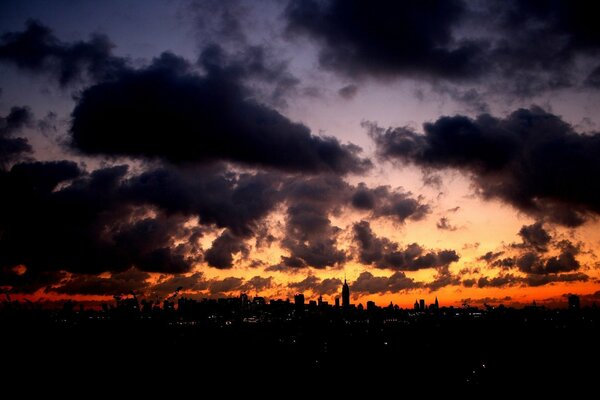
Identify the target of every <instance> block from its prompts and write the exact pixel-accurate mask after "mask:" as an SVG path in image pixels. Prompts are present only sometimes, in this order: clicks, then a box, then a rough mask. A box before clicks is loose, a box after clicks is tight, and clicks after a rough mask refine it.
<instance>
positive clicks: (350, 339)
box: [0, 282, 600, 393]
mask: <svg viewBox="0 0 600 400" xmlns="http://www.w3.org/2000/svg"><path fill="white" fill-rule="evenodd" d="M181 289H182V288H178V289H177V290H176V292H175V293H173V294H172V295H170V296H168V297H167V298H165V300H163V301H162V303H158V302H153V301H149V300H147V299H141V300H140V299H138V297H137V296H136V294H135V293H133V292H132V293H130V294H129V295H127V296H115V301H114V303H112V304H110V303H103V304H102V307H101V309H85V308H84V307H83V305H79V306H78V304H77V303H76V302H74V301H72V300H68V301H65V302H64V303H63V305H62V307H61V308H58V309H52V308H50V309H49V308H44V307H42V306H39V305H37V304H35V303H31V302H19V301H11V299H10V296H9V295H6V300H5V301H3V302H2V306H1V308H0V323H1V324H2V327H3V329H2V343H3V345H4V347H5V352H6V353H8V354H11V355H13V356H14V358H10V365H11V367H10V370H11V371H22V372H26V373H27V374H30V375H31V374H33V375H35V372H34V370H33V369H32V363H33V364H35V363H37V362H44V361H43V360H48V359H60V360H61V363H62V364H61V365H62V367H61V368H60V369H59V370H58V371H59V372H57V371H53V370H45V371H44V372H43V375H44V377H46V378H49V377H54V378H58V377H60V376H67V375H68V376H74V377H78V378H79V379H86V377H87V379H89V378H91V377H93V376H98V375H95V374H105V371H103V368H109V367H110V366H111V365H112V364H114V363H121V362H123V363H126V362H133V361H132V360H135V363H136V364H137V365H139V366H140V367H139V370H138V371H137V372H133V374H134V376H137V374H138V373H140V374H141V375H143V371H144V366H145V365H153V366H159V365H162V363H166V364H168V363H176V364H177V363H183V362H190V363H191V364H190V366H189V367H186V369H185V370H183V372H179V373H177V374H176V375H173V376H171V377H170V378H169V379H168V381H170V380H171V379H173V380H179V379H182V380H183V379H184V378H185V379H191V378H193V377H194V376H201V377H202V379H205V380H206V379H220V377H222V376H223V374H226V375H227V376H228V377H229V379H234V380H236V381H237V382H251V381H252V380H255V379H258V380H260V379H266V378H268V379H273V378H274V377H280V378H284V379H292V380H293V379H295V378H294V377H302V380H307V381H309V382H311V384H312V385H328V384H332V382H335V380H333V381H332V380H330V379H333V377H336V376H343V375H344V374H345V372H344V371H346V370H347V369H348V368H351V369H353V370H354V371H355V372H353V373H355V374H356V375H357V376H358V377H360V381H361V382H363V383H364V384H367V385H379V386H377V387H373V388H371V389H370V390H372V391H373V393H375V392H376V391H377V390H381V391H385V390H386V388H390V387H393V385H392V386H389V385H391V382H395V384H397V385H417V386H418V385H428V384H431V383H432V382H435V384H436V385H437V386H436V387H438V388H444V390H466V391H467V392H465V393H468V392H470V391H473V392H474V393H477V392H481V393H484V391H486V390H488V389H493V388H495V389H498V388H501V387H502V385H503V384H504V383H505V382H509V381H510V386H511V387H520V388H528V389H536V388H538V386H539V384H540V382H553V386H552V387H553V388H556V387H562V388H567V387H569V385H573V384H576V385H578V387H580V388H584V387H590V386H591V385H592V383H593V382H595V381H594V379H595V376H596V374H597V370H596V369H595V368H594V366H593V364H592V365H591V367H590V368H586V367H585V366H584V365H585V362H587V361H589V362H593V361H595V360H597V359H598V356H599V355H600V354H599V353H598V347H597V346H594V345H592V344H594V343H595V341H596V340H597V338H598V334H599V333H600V311H599V310H598V308H597V307H596V305H595V304H593V305H592V306H591V307H583V308H582V307H580V301H579V297H578V296H577V295H570V296H569V297H568V303H567V305H568V306H567V307H565V308H560V309H551V308H545V307H540V306H537V305H535V303H534V304H532V305H530V306H527V307H524V308H521V309H515V308H511V307H505V306H503V305H500V306H497V307H494V306H490V305H486V306H485V307H484V308H478V307H470V306H466V305H465V306H464V307H445V306H443V305H440V303H439V301H438V299H437V297H436V298H435V300H434V302H432V303H431V304H426V302H425V299H418V301H415V304H414V308H413V309H403V308H400V307H398V306H397V305H394V304H392V303H390V304H389V305H388V306H386V307H378V306H377V305H376V304H375V303H374V302H372V301H368V302H367V307H366V309H363V307H362V304H359V305H355V304H352V303H351V302H350V289H349V288H348V285H347V283H346V282H344V284H343V287H342V288H341V295H342V305H341V306H340V305H339V303H338V301H336V304H334V305H330V304H328V303H327V302H324V301H323V300H322V297H319V299H318V301H312V300H311V301H310V302H308V303H306V302H305V297H304V294H302V293H298V294H296V295H295V296H294V300H293V302H290V300H289V299H288V300H281V299H273V300H269V301H268V302H267V301H266V300H265V298H263V297H259V296H256V297H254V298H252V299H251V298H250V297H249V296H248V295H247V294H246V293H242V294H241V295H240V296H239V297H230V298H219V299H202V300H193V299H189V298H186V297H184V296H178V295H179V291H180V290H181ZM336 300H337V298H336ZM186 360H187V361H186ZM517 360H518V361H517ZM586 360H587V361H586ZM152 368H154V367H152ZM17 375H18V374H17ZM7 376H10V374H8V375H7ZM123 379H125V378H123ZM298 379H299V378H298ZM183 382H185V381H183ZM119 384H121V383H119ZM346 389H347V388H346ZM538 389H539V388H538ZM536 390H537V389H536Z"/></svg>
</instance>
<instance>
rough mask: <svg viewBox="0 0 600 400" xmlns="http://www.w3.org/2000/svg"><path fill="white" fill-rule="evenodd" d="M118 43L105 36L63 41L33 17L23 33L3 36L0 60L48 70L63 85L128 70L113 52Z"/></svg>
mask: <svg viewBox="0 0 600 400" xmlns="http://www.w3.org/2000/svg"><path fill="white" fill-rule="evenodd" d="M113 47H114V45H113V44H112V43H111V42H110V40H109V39H108V38H107V37H106V36H104V35H99V34H96V35H92V36H91V37H90V39H89V40H88V41H77V42H72V43H64V42H61V41H60V40H59V39H58V38H57V37H56V36H54V34H53V33H52V30H51V29H50V28H48V27H46V26H44V25H42V24H41V23H40V22H38V21H33V20H30V21H28V22H27V27H26V29H25V30H24V31H23V32H9V33H4V34H3V35H2V38H1V39H0V61H4V62H8V63H12V64H14V65H16V66H17V67H18V68H20V69H23V70H27V71H31V72H34V73H47V74H50V75H52V76H53V77H55V78H56V79H57V80H58V82H59V83H60V84H61V85H62V86H66V85H68V84H71V83H73V82H75V81H78V80H82V79H84V78H91V79H92V80H94V81H100V80H105V79H109V78H113V77H115V76H117V75H118V74H119V73H121V72H122V71H123V70H124V69H125V64H126V63H125V60H124V59H122V58H119V57H115V56H114V55H112V48H113Z"/></svg>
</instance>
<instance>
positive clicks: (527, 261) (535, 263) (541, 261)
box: [516, 245, 581, 275]
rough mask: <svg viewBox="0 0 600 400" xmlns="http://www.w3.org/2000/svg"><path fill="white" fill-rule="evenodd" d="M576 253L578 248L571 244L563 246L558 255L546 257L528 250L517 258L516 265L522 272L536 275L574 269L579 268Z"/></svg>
mask: <svg viewBox="0 0 600 400" xmlns="http://www.w3.org/2000/svg"><path fill="white" fill-rule="evenodd" d="M578 253H579V249H578V248H577V247H575V246H573V245H569V246H567V247H565V248H564V249H563V250H562V251H561V252H560V254H559V255H557V256H554V257H548V258H542V257H541V256H540V255H539V254H536V253H532V252H528V253H525V254H523V255H521V256H520V257H518V258H517V260H516V266H517V267H518V268H519V270H521V271H523V272H526V273H530V274H537V275H547V274H556V273H560V272H570V271H576V270H578V269H579V268H581V264H580V263H579V261H578V260H577V259H576V258H575V256H576V255H577V254H578Z"/></svg>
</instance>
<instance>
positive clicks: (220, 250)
mask: <svg viewBox="0 0 600 400" xmlns="http://www.w3.org/2000/svg"><path fill="white" fill-rule="evenodd" d="M248 252H249V249H248V247H247V246H246V245H245V244H244V242H243V240H241V239H240V238H239V237H237V236H234V235H232V234H231V232H230V231H228V230H227V229H226V230H224V231H223V232H222V233H221V235H219V237H217V238H216V239H215V240H214V241H213V243H212V247H211V248H210V249H208V250H207V251H206V252H205V253H204V259H205V260H206V262H207V263H208V265H210V266H211V267H215V268H219V269H228V268H231V267H233V255H234V254H238V253H242V254H244V255H247V254H248Z"/></svg>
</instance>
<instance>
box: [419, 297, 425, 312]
mask: <svg viewBox="0 0 600 400" xmlns="http://www.w3.org/2000/svg"><path fill="white" fill-rule="evenodd" d="M419 311H421V312H423V311H425V299H419Z"/></svg>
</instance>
